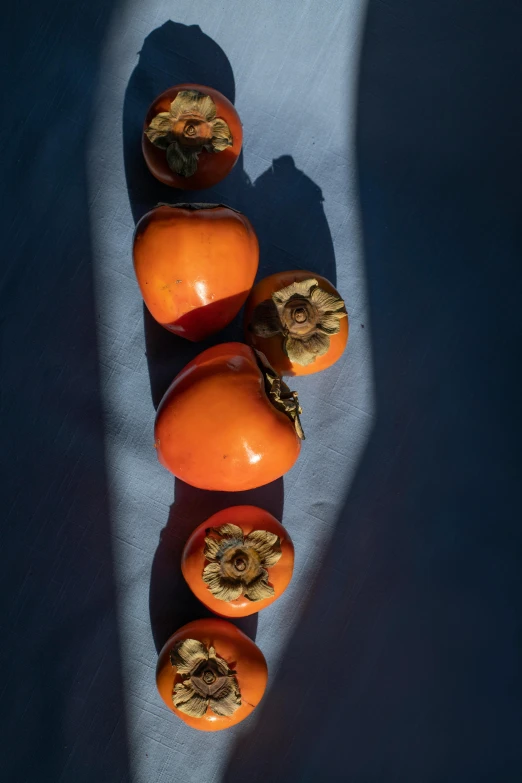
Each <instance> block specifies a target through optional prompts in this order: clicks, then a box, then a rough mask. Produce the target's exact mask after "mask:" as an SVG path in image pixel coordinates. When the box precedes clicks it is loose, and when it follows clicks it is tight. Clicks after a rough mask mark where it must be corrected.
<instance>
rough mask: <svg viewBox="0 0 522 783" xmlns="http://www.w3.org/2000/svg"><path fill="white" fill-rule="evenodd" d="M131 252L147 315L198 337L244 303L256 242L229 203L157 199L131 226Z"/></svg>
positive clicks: (251, 279) (190, 337)
mask: <svg viewBox="0 0 522 783" xmlns="http://www.w3.org/2000/svg"><path fill="white" fill-rule="evenodd" d="M133 255H134V269H135V272H136V277H137V279H138V284H139V286H140V290H141V294H142V296H143V299H144V301H145V304H146V305H147V308H148V309H149V311H150V313H151V315H152V316H153V317H154V318H155V319H156V321H158V322H159V323H160V324H161V325H162V326H164V327H165V328H166V329H168V330H169V331H170V332H173V333H174V334H177V335H179V336H180V337H185V338H187V339H188V340H194V341H197V340H203V339H204V338H206V337H208V336H209V335H211V334H214V333H215V332H217V331H219V330H220V329H223V328H224V327H225V326H226V325H227V324H229V323H230V321H232V319H233V318H234V317H235V316H236V315H237V313H238V312H239V310H240V309H241V307H242V306H243V303H244V301H245V299H246V298H247V296H248V293H249V291H250V289H251V288H252V285H253V283H254V278H255V276H256V272H257V266H258V261H259V245H258V242H257V237H256V235H255V232H254V229H253V228H252V226H251V224H250V221H249V220H248V218H246V217H245V216H244V215H242V214H241V213H240V212H236V210H234V209H231V208H230V207H226V206H223V205H222V204H180V205H173V206H168V205H162V206H158V207H156V208H155V209H153V210H151V211H150V212H148V213H147V214H146V215H144V217H142V218H141V220H140V221H139V223H138V225H137V226H136V233H135V235H134V250H133Z"/></svg>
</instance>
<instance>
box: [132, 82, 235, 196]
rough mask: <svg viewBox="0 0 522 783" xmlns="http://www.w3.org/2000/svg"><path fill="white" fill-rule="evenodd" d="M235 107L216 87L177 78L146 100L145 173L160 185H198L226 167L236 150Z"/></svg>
mask: <svg viewBox="0 0 522 783" xmlns="http://www.w3.org/2000/svg"><path fill="white" fill-rule="evenodd" d="M242 142H243V130H242V127H241V121H240V119H239V116H238V113H237V112H236V110H235V108H234V106H233V105H232V103H230V101H229V100H228V99H227V98H225V96H224V95H222V94H221V93H220V92H218V90H214V89H212V88H211V87H205V86H202V85H200V84H177V85H175V86H174V87H171V88H170V89H168V90H165V92H163V93H161V95H159V96H158V97H157V98H156V99H155V100H154V102H153V103H152V105H151V106H150V108H149V110H148V112H147V115H146V117H145V122H144V126H143V136H142V149H143V155H144V158H145V162H146V164H147V166H148V168H149V171H150V172H151V174H153V175H154V176H155V177H156V179H158V180H159V181H160V182H162V183H163V184H165V185H169V186H170V187H173V188H180V189H182V190H203V189H204V188H210V187H213V186H214V185H217V183H218V182H220V181H221V180H222V179H224V177H226V176H227V174H228V173H229V172H230V171H231V170H232V168H233V167H234V165H235V164H236V162H237V159H238V157H239V154H240V152H241V145H242Z"/></svg>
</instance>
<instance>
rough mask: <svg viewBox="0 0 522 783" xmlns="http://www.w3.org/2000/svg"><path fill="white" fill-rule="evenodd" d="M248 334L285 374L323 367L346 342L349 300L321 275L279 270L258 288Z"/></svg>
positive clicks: (250, 305)
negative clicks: (347, 305) (342, 296)
mask: <svg viewBox="0 0 522 783" xmlns="http://www.w3.org/2000/svg"><path fill="white" fill-rule="evenodd" d="M245 337H246V340H247V342H248V343H250V345H252V346H253V347H254V348H256V349H258V350H259V351H262V352H263V353H264V354H265V356H266V357H267V359H268V361H269V362H270V364H271V365H272V367H273V368H274V369H275V370H276V372H278V373H279V374H280V375H310V374H312V373H316V372H320V371H321V370H325V369H326V368H327V367H331V365H332V364H334V363H335V362H336V361H337V360H338V359H339V358H340V357H341V356H342V353H343V351H344V349H345V347H346V343H347V341H348V314H347V312H346V306H345V303H344V301H343V299H342V298H341V296H340V295H339V292H338V291H337V290H336V289H335V288H334V286H333V285H332V284H331V283H330V282H329V281H328V280H326V278H324V277H322V276H321V275H316V274H314V273H313V272H308V271H304V270H293V271H290V272H278V273H276V274H274V275H270V276H269V277H265V278H264V279H263V280H261V281H260V282H259V283H257V284H256V285H255V286H254V288H253V289H252V291H251V293H250V295H249V297H248V299H247V302H246V306H245Z"/></svg>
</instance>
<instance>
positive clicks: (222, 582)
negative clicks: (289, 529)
mask: <svg viewBox="0 0 522 783" xmlns="http://www.w3.org/2000/svg"><path fill="white" fill-rule="evenodd" d="M206 532H207V536H206V538H205V551H204V555H205V558H206V559H207V560H208V561H209V563H208V564H207V565H206V566H205V568H204V569H203V581H204V582H205V583H206V585H207V587H208V589H209V590H210V592H211V593H212V595H213V596H214V597H215V598H217V599H219V600H220V601H234V600H235V599H236V598H239V597H240V596H241V595H244V596H245V598H248V599H249V600H250V601H261V600H263V599H264V598H270V597H271V596H273V595H274V588H273V587H272V585H271V584H270V583H269V581H268V579H269V577H268V571H267V570H266V569H267V568H271V567H272V566H274V565H275V564H276V563H278V562H279V560H280V558H281V554H282V552H281V540H280V538H279V536H277V535H276V534H275V533H270V532H269V531H268V530H254V531H252V532H251V533H249V534H248V535H247V536H244V535H243V531H242V530H241V528H240V527H238V526H237V525H232V524H227V525H221V527H218V528H213V527H212V528H209V529H208V530H207V531H206Z"/></svg>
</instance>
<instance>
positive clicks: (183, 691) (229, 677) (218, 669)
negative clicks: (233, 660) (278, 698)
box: [170, 639, 241, 718]
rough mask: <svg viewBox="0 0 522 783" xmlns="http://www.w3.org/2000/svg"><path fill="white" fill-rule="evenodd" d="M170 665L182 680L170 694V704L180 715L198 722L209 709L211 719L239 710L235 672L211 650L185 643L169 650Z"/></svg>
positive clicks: (203, 645)
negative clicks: (211, 714)
mask: <svg viewBox="0 0 522 783" xmlns="http://www.w3.org/2000/svg"><path fill="white" fill-rule="evenodd" d="M170 662H171V663H172V665H173V666H175V667H176V671H177V674H179V675H180V676H181V677H182V681H181V682H178V683H176V684H175V685H174V690H173V692H172V702H173V704H174V706H175V707H176V708H177V709H178V710H180V712H184V713H185V714H186V715H191V716H192V717H193V718H202V717H203V716H204V714H205V713H206V711H207V709H211V710H212V712H213V713H214V714H215V715H223V716H225V717H227V716H230V715H233V713H234V712H235V711H236V710H237V709H238V707H240V706H241V692H240V690H239V685H238V682H237V679H236V676H235V675H236V672H235V671H233V670H232V669H230V668H229V667H228V664H227V662H226V661H225V660H224V659H223V658H220V657H219V655H217V653H216V651H215V649H214V647H212V646H209V647H207V646H206V645H205V644H203V642H200V641H198V640H197V639H185V640H184V641H183V642H180V643H179V644H177V645H176V646H175V647H173V649H172V650H171V653H170Z"/></svg>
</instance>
